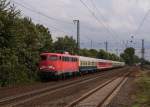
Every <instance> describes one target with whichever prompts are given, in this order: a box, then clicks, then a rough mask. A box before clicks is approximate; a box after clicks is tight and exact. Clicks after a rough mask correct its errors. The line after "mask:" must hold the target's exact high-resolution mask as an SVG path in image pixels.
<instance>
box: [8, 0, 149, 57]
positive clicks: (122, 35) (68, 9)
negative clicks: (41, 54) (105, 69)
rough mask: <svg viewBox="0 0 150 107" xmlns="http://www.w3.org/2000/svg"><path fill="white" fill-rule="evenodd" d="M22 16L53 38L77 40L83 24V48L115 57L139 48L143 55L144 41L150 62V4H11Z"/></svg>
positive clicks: (90, 0)
mask: <svg viewBox="0 0 150 107" xmlns="http://www.w3.org/2000/svg"><path fill="white" fill-rule="evenodd" d="M10 2H11V3H12V4H14V5H15V6H16V8H17V9H19V10H21V14H22V16H26V17H30V18H32V20H33V21H34V22H35V23H40V24H43V25H44V26H46V27H48V28H49V30H50V32H51V33H52V37H53V39H54V40H56V38H57V37H61V36H65V35H69V36H73V38H75V39H76V24H74V23H73V20H80V45H81V48H94V49H105V44H104V42H105V41H108V50H109V51H111V52H114V53H116V54H117V53H118V54H119V53H120V52H122V51H123V50H124V49H125V48H126V47H128V46H132V47H134V48H136V54H138V55H140V49H141V40H142V39H144V40H145V48H146V54H145V56H146V57H147V58H148V59H150V55H149V53H150V35H149V34H150V30H149V28H150V24H149V23H150V0H10Z"/></svg>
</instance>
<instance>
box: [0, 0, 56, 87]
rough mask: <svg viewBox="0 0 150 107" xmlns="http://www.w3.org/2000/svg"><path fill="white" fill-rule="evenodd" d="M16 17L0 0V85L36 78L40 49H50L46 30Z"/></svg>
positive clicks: (7, 5) (3, 1)
mask: <svg viewBox="0 0 150 107" xmlns="http://www.w3.org/2000/svg"><path fill="white" fill-rule="evenodd" d="M20 16H21V14H20V11H18V10H16V9H15V7H14V6H10V5H9V2H6V0H1V1H0V85H1V86H6V85H14V84H21V83H27V82H32V81H35V80H37V79H38V77H37V71H38V67H37V65H36V64H37V63H38V62H39V54H40V52H43V51H53V48H52V38H51V34H50V33H49V31H48V29H47V28H45V27H44V26H43V25H39V24H37V25H36V24H34V23H33V22H32V20H31V19H30V18H26V17H25V18H22V17H20Z"/></svg>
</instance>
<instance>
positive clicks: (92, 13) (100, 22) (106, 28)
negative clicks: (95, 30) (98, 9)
mask: <svg viewBox="0 0 150 107" xmlns="http://www.w3.org/2000/svg"><path fill="white" fill-rule="evenodd" d="M80 2H81V3H82V4H83V5H84V6H85V7H86V8H87V10H88V11H89V12H90V13H91V15H92V16H93V18H95V19H96V21H97V22H98V23H99V24H100V25H101V24H102V25H103V26H104V28H105V30H106V32H107V33H109V34H110V35H111V36H112V35H114V34H112V32H111V31H110V30H109V28H108V27H107V26H105V24H104V23H103V22H102V21H101V20H99V18H98V17H97V16H96V15H95V13H94V12H93V11H92V10H91V9H90V8H89V7H88V6H87V4H86V3H85V2H83V1H82V0H80Z"/></svg>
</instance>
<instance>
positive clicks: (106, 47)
mask: <svg viewBox="0 0 150 107" xmlns="http://www.w3.org/2000/svg"><path fill="white" fill-rule="evenodd" d="M104 43H105V50H106V52H107V51H108V42H107V41H106V42H104Z"/></svg>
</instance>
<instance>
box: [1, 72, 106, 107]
mask: <svg viewBox="0 0 150 107" xmlns="http://www.w3.org/2000/svg"><path fill="white" fill-rule="evenodd" d="M105 74H106V72H104V73H101V74H99V75H96V76H94V77H89V78H84V79H82V80H74V81H71V82H67V83H64V84H61V85H55V86H53V87H52V86H51V87H46V88H42V89H38V90H34V91H30V92H26V93H23V94H20V95H14V96H10V97H5V98H2V99H0V107H5V106H7V107H8V106H9V107H12V106H16V105H19V104H23V103H26V102H28V101H31V100H34V99H36V98H40V97H43V96H45V95H47V94H51V93H55V92H57V91H60V90H62V89H65V88H69V87H73V86H76V85H79V84H84V83H87V82H90V81H94V80H96V79H98V78H102V77H103V76H104V75H105Z"/></svg>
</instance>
